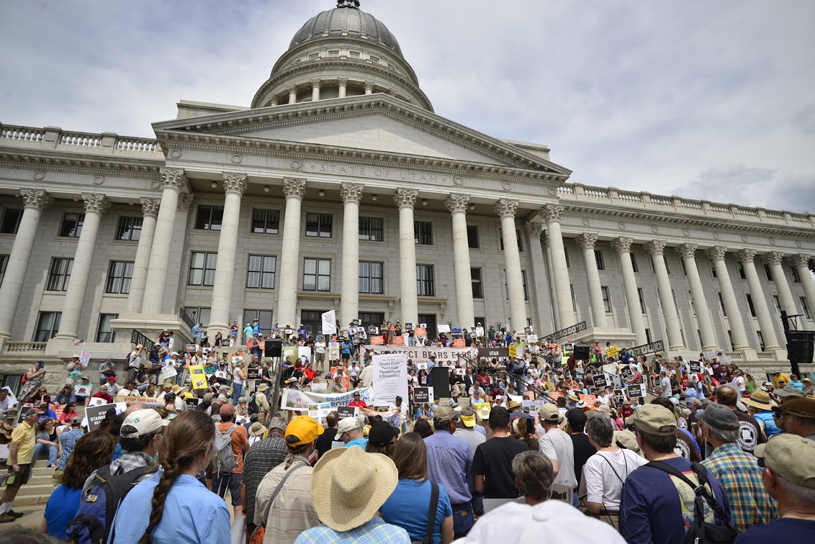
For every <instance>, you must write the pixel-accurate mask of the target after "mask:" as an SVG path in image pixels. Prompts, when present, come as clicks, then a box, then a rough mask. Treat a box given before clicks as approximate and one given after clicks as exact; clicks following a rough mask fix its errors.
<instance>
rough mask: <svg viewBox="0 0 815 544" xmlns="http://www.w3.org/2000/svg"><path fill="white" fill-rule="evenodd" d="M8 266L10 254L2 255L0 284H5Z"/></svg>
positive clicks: (0, 259)
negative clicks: (4, 279)
mask: <svg viewBox="0 0 815 544" xmlns="http://www.w3.org/2000/svg"><path fill="white" fill-rule="evenodd" d="M7 266H8V255H0V285H3V278H4V277H6V267H7Z"/></svg>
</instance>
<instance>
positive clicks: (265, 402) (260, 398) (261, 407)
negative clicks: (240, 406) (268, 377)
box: [255, 382, 271, 424]
mask: <svg viewBox="0 0 815 544" xmlns="http://www.w3.org/2000/svg"><path fill="white" fill-rule="evenodd" d="M268 390H269V384H268V383H266V382H263V383H262V384H260V385H259V386H258V388H257V391H256V392H255V405H256V406H257V407H258V421H260V422H261V423H263V424H265V423H266V422H267V421H268V420H269V415H270V413H271V406H269V399H268V397H267V396H266V395H267V393H266V392H267V391H268Z"/></svg>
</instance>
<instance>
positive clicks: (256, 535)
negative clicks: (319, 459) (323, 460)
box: [249, 463, 309, 544]
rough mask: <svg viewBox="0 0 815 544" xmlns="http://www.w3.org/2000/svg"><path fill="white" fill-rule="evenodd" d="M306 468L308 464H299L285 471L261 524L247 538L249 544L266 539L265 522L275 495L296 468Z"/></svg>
mask: <svg viewBox="0 0 815 544" xmlns="http://www.w3.org/2000/svg"><path fill="white" fill-rule="evenodd" d="M307 466H309V464H308V463H305V464H304V463H299V464H298V465H297V466H296V467H290V468H289V470H287V471H286V473H285V474H284V475H283V478H281V479H280V483H278V484H277V487H275V489H274V492H273V493H272V496H271V497H270V498H269V504H267V505H266V511H265V512H264V513H263V523H261V524H260V525H258V526H257V527H255V530H254V531H252V536H250V537H249V544H263V539H264V538H266V522H267V521H268V520H269V512H271V511H272V505H273V504H274V501H275V499H276V498H277V495H278V494H279V493H280V490H281V489H283V484H284V483H286V480H288V479H289V476H291V475H292V474H294V471H296V470H297V469H298V468H303V467H307Z"/></svg>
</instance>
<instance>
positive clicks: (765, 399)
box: [741, 389, 773, 410]
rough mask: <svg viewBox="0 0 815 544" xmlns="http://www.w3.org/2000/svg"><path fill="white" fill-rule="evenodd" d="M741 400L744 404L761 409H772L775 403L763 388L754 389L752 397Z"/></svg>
mask: <svg viewBox="0 0 815 544" xmlns="http://www.w3.org/2000/svg"><path fill="white" fill-rule="evenodd" d="M741 401H742V402H743V403H744V404H746V405H748V406H752V407H753V408H758V409H759V410H771V409H772V407H773V403H772V401H771V400H770V395H768V394H767V393H766V392H764V391H762V390H761V389H757V390H755V391H753V394H752V395H750V398H743V399H741Z"/></svg>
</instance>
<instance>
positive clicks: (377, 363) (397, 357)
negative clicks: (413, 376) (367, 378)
mask: <svg viewBox="0 0 815 544" xmlns="http://www.w3.org/2000/svg"><path fill="white" fill-rule="evenodd" d="M372 366H373V388H374V401H375V402H376V403H377V404H383V405H384V404H387V405H391V404H395V403H396V397H402V398H403V399H406V398H408V383H407V376H408V374H407V356H406V355H405V354H404V353H391V354H388V355H374V356H373V365H372Z"/></svg>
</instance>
